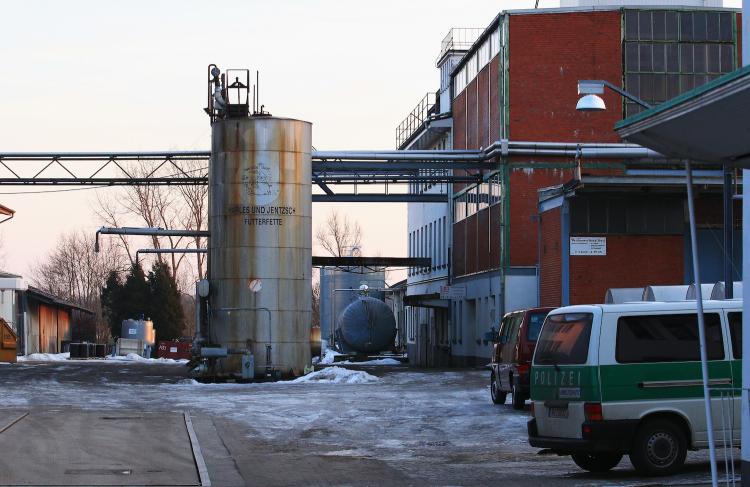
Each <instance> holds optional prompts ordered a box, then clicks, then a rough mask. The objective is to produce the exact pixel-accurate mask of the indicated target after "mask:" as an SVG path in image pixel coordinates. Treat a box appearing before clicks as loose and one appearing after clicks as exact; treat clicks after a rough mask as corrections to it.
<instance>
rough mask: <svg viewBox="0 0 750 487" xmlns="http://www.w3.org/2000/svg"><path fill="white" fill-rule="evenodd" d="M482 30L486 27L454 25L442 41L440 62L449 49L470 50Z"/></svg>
mask: <svg viewBox="0 0 750 487" xmlns="http://www.w3.org/2000/svg"><path fill="white" fill-rule="evenodd" d="M482 32H484V29H481V28H475V27H454V28H452V29H451V30H449V31H448V34H447V35H446V36H445V37H444V38H443V42H442V43H440V55H439V56H438V58H437V60H438V62H439V61H440V59H441V58H442V57H443V56H445V54H446V53H447V52H449V51H468V50H469V49H470V48H471V46H472V45H473V44H474V42H476V40H477V39H478V38H479V36H480V35H482Z"/></svg>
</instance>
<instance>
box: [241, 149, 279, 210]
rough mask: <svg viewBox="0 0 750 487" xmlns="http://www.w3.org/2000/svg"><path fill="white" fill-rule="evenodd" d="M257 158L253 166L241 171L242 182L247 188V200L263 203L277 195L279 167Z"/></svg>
mask: <svg viewBox="0 0 750 487" xmlns="http://www.w3.org/2000/svg"><path fill="white" fill-rule="evenodd" d="M259 159H260V158H259ZM259 159H256V164H255V166H253V167H248V168H247V169H245V170H244V171H243V174H242V182H243V183H244V184H245V188H247V196H248V199H249V201H250V202H251V203H255V204H257V205H265V204H268V203H271V202H272V201H274V200H275V199H276V198H277V197H278V196H279V183H278V181H279V167H278V166H277V165H275V164H270V163H268V162H267V161H262V160H259Z"/></svg>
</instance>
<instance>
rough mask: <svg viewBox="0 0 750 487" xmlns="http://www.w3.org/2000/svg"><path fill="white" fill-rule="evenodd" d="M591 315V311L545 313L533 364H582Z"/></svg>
mask: <svg viewBox="0 0 750 487" xmlns="http://www.w3.org/2000/svg"><path fill="white" fill-rule="evenodd" d="M593 318H594V315H592V314H591V313H565V314H558V315H549V316H548V317H547V320H546V321H545V323H544V326H543V327H542V332H541V334H540V335H539V340H538V341H537V345H536V353H535V354H534V364H536V365H568V364H584V363H586V360H587V358H588V355H589V339H590V338H591V321H592V320H593Z"/></svg>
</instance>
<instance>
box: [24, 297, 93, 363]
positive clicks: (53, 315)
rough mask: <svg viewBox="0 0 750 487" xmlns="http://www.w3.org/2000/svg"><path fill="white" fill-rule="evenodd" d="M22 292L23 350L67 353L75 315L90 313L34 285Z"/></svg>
mask: <svg viewBox="0 0 750 487" xmlns="http://www.w3.org/2000/svg"><path fill="white" fill-rule="evenodd" d="M24 294H25V296H24V298H25V303H24V304H25V308H26V318H25V320H24V323H23V327H24V333H23V336H24V339H25V340H24V342H25V343H24V353H25V354H27V355H28V354H30V353H64V352H67V351H68V344H69V343H70V342H71V340H72V337H73V328H74V327H75V323H74V321H73V319H72V318H73V317H74V314H75V315H76V316H81V314H83V315H93V312H92V311H89V310H86V309H84V308H81V307H80V306H77V305H75V304H73V303H70V302H68V301H65V300H63V299H61V298H59V297H57V296H55V295H53V294H50V293H48V292H45V291H42V290H41V289H38V288H35V287H33V286H29V287H28V289H27V291H26V292H25V293H24ZM74 311H77V312H78V313H74ZM19 348H20V347H19Z"/></svg>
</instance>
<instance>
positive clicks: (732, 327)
mask: <svg viewBox="0 0 750 487" xmlns="http://www.w3.org/2000/svg"><path fill="white" fill-rule="evenodd" d="M727 318H728V319H729V335H730V337H731V338H732V357H734V358H736V359H738V360H741V359H742V313H740V312H739V311H733V312H731V313H727Z"/></svg>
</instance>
